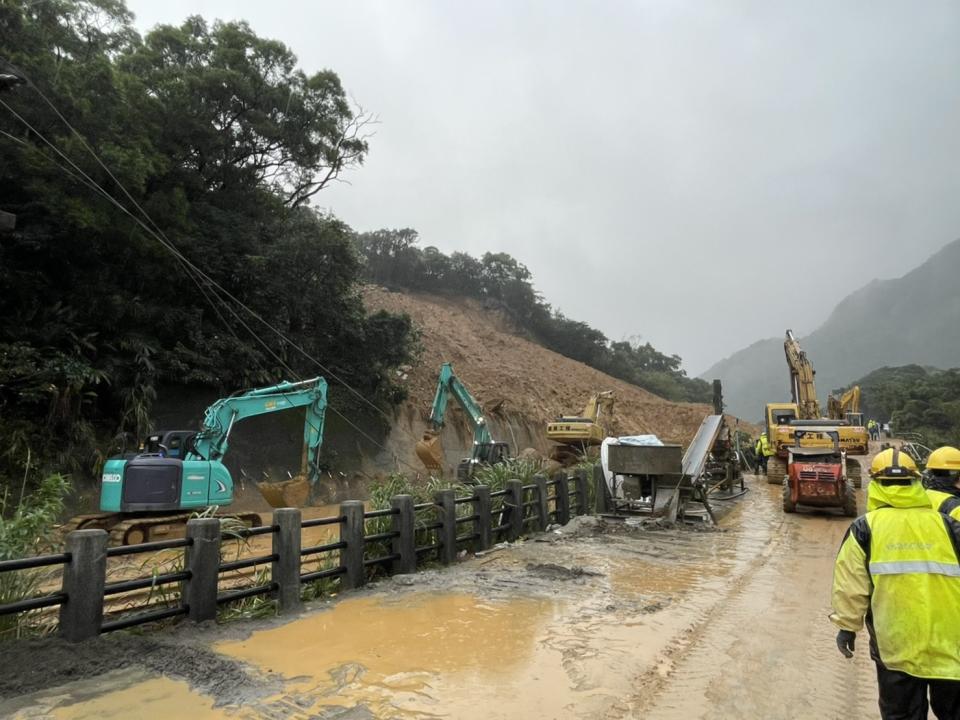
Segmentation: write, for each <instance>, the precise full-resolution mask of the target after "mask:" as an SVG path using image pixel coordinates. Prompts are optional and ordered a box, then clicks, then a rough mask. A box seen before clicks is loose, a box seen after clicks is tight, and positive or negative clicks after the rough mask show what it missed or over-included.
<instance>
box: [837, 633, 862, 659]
mask: <svg viewBox="0 0 960 720" xmlns="http://www.w3.org/2000/svg"><path fill="white" fill-rule="evenodd" d="M856 642H857V634H856V633H855V632H850V631H849V630H841V631H840V632H838V633H837V647H838V648H840V652H841V653H843V656H844V657H846V658H852V657H853V646H854V644H855V643H856Z"/></svg>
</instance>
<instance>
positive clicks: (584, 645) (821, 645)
mask: <svg viewBox="0 0 960 720" xmlns="http://www.w3.org/2000/svg"><path fill="white" fill-rule="evenodd" d="M747 484H748V488H749V492H748V493H747V494H746V495H745V496H743V497H742V498H740V499H739V500H736V501H732V502H729V503H728V505H730V509H729V510H728V511H727V512H726V513H725V514H724V516H723V518H722V520H721V527H720V528H719V529H718V530H712V529H689V528H662V527H657V526H647V527H636V526H634V525H633V524H628V523H624V522H621V521H609V522H605V521H597V520H594V519H592V518H581V519H577V520H575V521H574V522H573V523H571V525H569V526H567V527H566V528H564V529H563V531H561V532H552V533H548V534H546V535H541V536H538V537H536V538H534V539H530V540H528V541H526V542H522V543H517V544H515V545H513V546H509V547H503V548H500V549H498V550H495V551H493V552H490V553H488V554H485V555H483V556H482V557H475V558H470V559H467V560H464V561H463V562H461V563H460V564H458V565H457V566H456V567H452V568H446V569H437V570H429V571H425V572H421V573H418V574H416V575H413V576H405V577H397V578H394V579H387V580H382V581H379V582H377V583H375V584H374V585H373V586H372V587H368V588H366V589H364V590H363V591H359V592H355V593H349V594H345V595H344V596H343V597H341V598H334V599H333V600H332V601H329V602H326V603H315V604H312V605H311V606H309V607H308V608H307V609H306V610H305V611H304V612H303V613H302V614H301V615H300V616H299V617H297V618H276V619H273V620H269V621H249V622H234V623H229V624H226V625H222V626H213V625H211V626H209V627H200V628H197V627H190V626H188V625H187V624H181V625H179V626H177V627H175V628H171V629H166V630H162V631H159V632H154V633H148V634H143V635H135V634H124V633H118V634H115V635H114V636H107V637H103V638H100V639H98V640H96V641H94V642H90V643H85V644H81V645H79V646H69V645H65V644H62V643H60V642H59V641H55V640H33V641H29V642H24V643H16V644H13V645H9V646H6V647H4V648H3V658H4V663H3V665H4V673H2V674H0V716H2V717H14V718H63V719H66V718H70V719H80V718H96V719H97V720H105V719H108V718H132V717H140V718H154V717H156V718H179V717H190V718H197V719H198V720H202V719H203V718H238V719H241V720H246V719H252V718H271V719H276V720H281V719H290V720H299V719H301V718H342V719H360V718H484V719H488V718H602V719H614V718H685V719H686V718H765V719H767V718H843V719H845V720H852V719H853V718H870V717H877V716H878V713H877V708H876V682H875V679H874V674H873V666H872V664H871V663H870V661H869V658H868V657H867V654H866V642H865V638H861V642H860V643H859V645H858V652H857V655H856V657H855V658H854V659H853V660H845V659H844V658H843V657H841V655H840V654H839V653H838V652H837V650H836V646H835V645H834V635H835V630H834V628H833V626H832V625H831V624H830V623H829V621H828V620H827V614H828V612H829V601H830V582H831V574H832V565H833V559H834V556H835V554H836V550H837V547H838V546H839V543H840V540H841V538H842V536H843V533H844V532H845V530H846V528H847V526H848V524H849V520H848V519H847V518H843V517H839V516H830V515H828V514H826V513H822V514H811V513H801V514H796V515H785V514H783V513H782V511H781V508H780V489H779V488H778V487H775V486H770V485H767V484H766V483H765V482H764V481H763V480H762V479H752V478H748V483H747ZM860 493H861V499H862V493H863V491H860ZM718 504H719V503H718Z"/></svg>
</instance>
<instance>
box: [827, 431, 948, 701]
mask: <svg viewBox="0 0 960 720" xmlns="http://www.w3.org/2000/svg"><path fill="white" fill-rule="evenodd" d="M870 477H871V478H872V482H871V483H870V485H869V487H868V488H867V513H866V515H861V516H860V517H858V518H857V519H856V520H854V521H853V523H852V524H851V525H850V529H849V530H847V534H846V536H845V537H844V539H843V543H842V544H841V546H840V552H839V553H838V554H837V560H836V565H835V567H834V573H833V613H831V615H830V620H831V621H832V622H833V623H834V624H835V625H837V626H838V627H839V628H840V632H839V633H837V647H838V648H839V649H840V652H841V653H843V655H844V656H845V657H848V658H849V657H853V651H854V642H855V640H856V634H857V632H859V631H860V630H861V629H862V628H863V625H864V618H866V625H867V631H868V632H869V634H870V657H871V658H872V659H873V661H874V662H875V663H876V665H877V684H878V685H879V688H880V715H881V717H882V718H884V720H892V719H894V718H897V719H898V720H899V719H901V718H902V719H904V720H906V719H912V718H916V719H917V720H925V718H926V717H927V707H928V701H927V693H928V691H929V695H930V699H929V707H930V708H932V709H933V712H934V714H935V715H936V716H937V717H938V718H940V720H947V718H950V719H951V720H956V719H957V718H960V620H958V618H960V556H958V553H960V550H958V548H960V523H958V522H956V521H955V520H953V519H952V518H949V517H947V516H945V515H941V514H940V513H938V512H937V511H936V510H934V509H933V508H932V507H931V506H930V499H929V498H928V497H927V493H926V491H925V490H924V489H923V485H922V484H921V483H920V473H919V472H918V471H917V466H916V464H915V463H914V462H913V460H912V459H911V458H910V457H909V456H908V455H907V454H906V453H901V452H900V451H899V450H898V449H896V448H890V449H888V450H884V451H883V452H881V453H879V454H878V455H877V456H876V457H875V458H874V460H873V463H872V464H871V466H870Z"/></svg>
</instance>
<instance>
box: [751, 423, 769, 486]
mask: <svg viewBox="0 0 960 720" xmlns="http://www.w3.org/2000/svg"><path fill="white" fill-rule="evenodd" d="M753 449H754V451H755V452H756V455H757V469H758V470H760V471H762V472H763V474H764V475H766V474H767V460H768V459H769V458H770V456H771V455H773V448H772V447H771V446H770V438H768V437H767V433H766V431H764V432H762V433H760V437H759V438H757V444H756V446H755V447H754V448H753Z"/></svg>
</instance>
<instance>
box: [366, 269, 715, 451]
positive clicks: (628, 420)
mask: <svg viewBox="0 0 960 720" xmlns="http://www.w3.org/2000/svg"><path fill="white" fill-rule="evenodd" d="M364 298H365V301H366V304H367V307H368V308H369V309H370V310H380V309H383V310H388V311H390V312H395V313H406V314H407V315H409V316H410V317H411V318H412V319H413V321H414V323H415V324H416V325H417V327H418V328H419V330H420V332H421V333H422V337H421V343H422V345H423V348H424V351H423V355H422V357H421V359H420V362H419V363H418V364H417V366H416V367H413V368H412V369H411V370H410V372H409V373H408V376H407V378H406V380H405V383H406V385H407V387H408V391H409V394H410V402H411V404H412V405H413V406H414V408H416V409H417V410H418V411H420V416H421V418H423V419H426V417H427V416H428V414H429V411H430V404H431V402H432V401H433V394H434V389H435V387H436V381H437V372H438V371H439V369H440V365H441V364H442V363H444V362H452V363H453V367H454V370H455V371H456V373H457V375H458V376H459V377H460V379H461V380H463V382H464V383H465V384H466V385H467V387H468V388H469V389H470V391H471V392H472V393H473V394H474V396H475V397H476V398H477V399H478V400H479V401H480V403H481V404H482V405H483V407H484V410H485V411H486V412H487V413H488V414H489V415H491V416H493V417H497V416H500V417H508V416H511V417H518V416H519V417H522V418H523V419H524V420H526V421H527V422H529V423H531V424H533V425H536V424H539V423H546V422H548V421H550V420H552V419H554V418H555V417H556V416H557V415H559V414H561V413H565V414H572V413H578V412H579V411H580V410H581V409H582V408H583V405H584V404H585V403H586V401H587V400H588V399H589V397H590V395H591V394H592V393H594V392H596V391H598V390H611V389H612V390H614V391H615V392H616V395H617V403H616V408H615V411H614V421H613V423H612V427H611V425H609V424H608V425H607V430H608V432H610V433H611V434H621V435H622V434H642V433H654V434H656V435H658V436H659V437H660V438H661V439H662V440H664V441H665V442H676V443H682V444H684V445H685V444H686V443H688V442H689V441H690V440H691V439H692V438H693V435H694V434H695V433H696V431H697V428H698V427H699V426H700V422H701V421H702V420H703V418H704V416H705V415H708V414H709V413H710V412H712V410H711V408H710V407H709V406H708V405H695V404H686V403H672V402H668V401H666V400H664V399H663V398H660V397H658V396H656V395H653V394H652V393H649V392H647V391H646V390H643V389H641V388H639V387H637V386H635V385H631V384H629V383H626V382H623V381H622V380H617V379H615V378H612V377H610V376H609V375H606V374H604V373H602V372H600V371H598V370H594V369H593V368H591V367H588V366H586V365H584V364H583V363H580V362H577V361H575V360H571V359H569V358H566V357H563V356H562V355H558V354H557V353H555V352H552V351H550V350H547V349H546V348H544V347H541V346H540V345H537V344H536V343H533V342H531V341H530V340H527V339H525V338H523V337H521V336H520V335H518V334H517V333H516V332H514V331H511V329H510V328H509V324H508V323H507V322H506V321H504V320H503V318H501V317H500V316H499V315H498V314H497V313H496V312H490V311H486V310H484V309H483V308H482V307H481V306H480V304H479V303H477V302H475V301H472V300H466V299H459V298H456V299H454V298H446V297H439V296H435V295H426V294H410V293H406V292H404V293H400V292H392V291H389V290H386V289H385V288H382V287H376V286H369V287H367V288H366V289H365V291H364Z"/></svg>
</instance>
